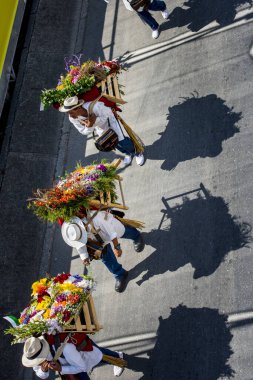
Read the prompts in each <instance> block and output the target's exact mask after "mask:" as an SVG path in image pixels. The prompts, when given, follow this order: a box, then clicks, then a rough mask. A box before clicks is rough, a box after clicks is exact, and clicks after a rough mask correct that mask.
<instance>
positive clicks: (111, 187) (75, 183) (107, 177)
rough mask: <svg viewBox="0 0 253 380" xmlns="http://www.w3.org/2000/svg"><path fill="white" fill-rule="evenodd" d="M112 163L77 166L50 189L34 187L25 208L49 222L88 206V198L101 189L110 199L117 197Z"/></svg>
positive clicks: (96, 195) (97, 195)
mask: <svg viewBox="0 0 253 380" xmlns="http://www.w3.org/2000/svg"><path fill="white" fill-rule="evenodd" d="M117 177H118V176H117V174H116V167H115V166H114V165H112V164H108V163H106V162H105V161H104V160H103V161H101V163H100V164H97V165H91V166H85V167H82V166H79V167H77V169H76V170H75V171H74V172H72V173H70V174H67V175H66V176H65V178H62V179H61V180H60V181H59V182H58V183H57V184H56V185H55V186H54V187H53V188H52V189H49V190H37V191H36V192H35V193H34V196H35V198H32V199H30V200H29V201H30V202H29V204H28V208H31V209H32V210H33V212H34V213H35V214H36V215H37V216H38V217H39V218H40V219H43V220H46V221H49V222H55V221H57V220H58V219H64V220H66V221H67V220H69V219H70V218H71V217H73V216H76V215H77V213H78V211H80V209H82V208H85V209H89V208H90V202H91V201H92V200H98V199H100V198H99V197H100V194H101V192H102V193H103V194H105V195H106V194H107V193H108V192H110V196H111V200H112V202H114V201H115V200H116V199H117V195H116V191H115V187H116V185H115V180H116V179H117Z"/></svg>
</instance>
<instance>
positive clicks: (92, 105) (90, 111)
mask: <svg viewBox="0 0 253 380" xmlns="http://www.w3.org/2000/svg"><path fill="white" fill-rule="evenodd" d="M102 96H103V94H101V95H99V97H97V98H96V99H95V100H93V101H92V102H90V104H89V107H88V118H89V116H90V114H92V112H93V108H94V106H95V104H96V103H97V102H98V101H99V99H100V98H102Z"/></svg>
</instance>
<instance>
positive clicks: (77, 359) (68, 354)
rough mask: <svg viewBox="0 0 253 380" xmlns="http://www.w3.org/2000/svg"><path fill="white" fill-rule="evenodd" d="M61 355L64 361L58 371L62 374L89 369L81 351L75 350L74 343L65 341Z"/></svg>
mask: <svg viewBox="0 0 253 380" xmlns="http://www.w3.org/2000/svg"><path fill="white" fill-rule="evenodd" d="M63 355H64V357H65V361H64V363H63V364H61V371H60V372H61V374H62V375H70V374H71V375H72V374H73V375H74V374H77V373H80V372H88V371H89V370H90V368H88V365H87V362H86V360H85V358H83V357H82V355H81V353H80V352H79V351H77V349H76V346H75V345H74V344H72V343H67V344H66V345H65V347H64V349H63Z"/></svg>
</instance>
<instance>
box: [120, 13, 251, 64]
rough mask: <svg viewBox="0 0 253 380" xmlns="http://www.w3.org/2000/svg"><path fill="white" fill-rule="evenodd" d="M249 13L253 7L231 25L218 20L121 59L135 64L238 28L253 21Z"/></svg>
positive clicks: (238, 15) (237, 17)
mask: <svg viewBox="0 0 253 380" xmlns="http://www.w3.org/2000/svg"><path fill="white" fill-rule="evenodd" d="M249 15H252V16H253V7H250V8H248V9H244V10H242V11H240V12H238V13H237V15H236V17H235V21H234V22H233V23H232V24H230V25H227V26H224V27H220V26H219V24H218V23H217V22H216V21H214V22H212V23H210V24H208V25H207V26H205V27H204V28H202V29H201V31H199V32H191V31H189V32H186V33H182V34H180V35H179V36H176V37H173V38H171V39H169V40H167V41H163V42H159V43H157V44H155V45H150V46H147V47H145V48H141V49H138V50H135V51H133V52H130V53H128V54H125V55H124V56H123V57H121V60H123V62H124V63H127V64H134V63H137V62H139V61H142V60H143V59H147V58H150V57H152V56H154V55H156V54H159V53H162V52H164V51H166V50H170V49H172V48H174V47H176V46H180V45H182V44H185V43H187V42H189V41H193V40H196V39H197V38H200V37H202V38H204V37H206V36H211V35H214V34H218V33H222V32H224V31H227V30H230V29H233V28H237V27H238V26H240V25H244V24H247V23H250V22H252V21H253V17H252V19H248V20H247V19H246V17H247V16H249ZM236 20H238V21H236Z"/></svg>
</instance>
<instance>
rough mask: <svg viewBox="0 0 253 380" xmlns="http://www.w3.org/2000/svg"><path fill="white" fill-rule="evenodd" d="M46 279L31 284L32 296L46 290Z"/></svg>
mask: <svg viewBox="0 0 253 380" xmlns="http://www.w3.org/2000/svg"><path fill="white" fill-rule="evenodd" d="M47 281H48V279H47V278H42V279H41V280H40V281H36V282H34V283H33V284H32V295H33V296H34V295H35V294H42V293H43V292H44V291H45V290H46V289H47V285H46V283H47Z"/></svg>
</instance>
